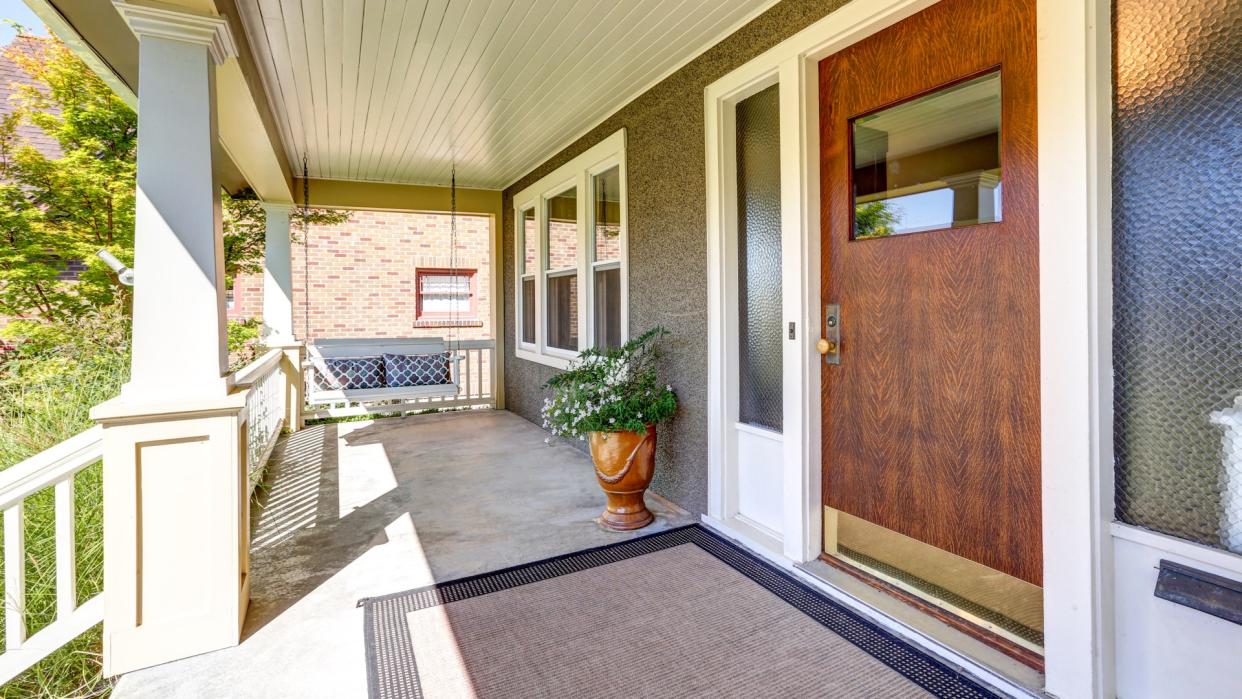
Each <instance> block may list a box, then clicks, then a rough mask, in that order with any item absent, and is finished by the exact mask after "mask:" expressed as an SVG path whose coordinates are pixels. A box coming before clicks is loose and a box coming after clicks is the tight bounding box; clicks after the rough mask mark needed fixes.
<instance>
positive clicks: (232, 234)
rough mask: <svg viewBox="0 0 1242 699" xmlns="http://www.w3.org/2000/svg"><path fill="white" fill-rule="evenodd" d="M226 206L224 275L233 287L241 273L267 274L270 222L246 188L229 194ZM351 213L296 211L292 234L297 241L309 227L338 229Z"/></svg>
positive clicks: (328, 210) (290, 218)
mask: <svg viewBox="0 0 1242 699" xmlns="http://www.w3.org/2000/svg"><path fill="white" fill-rule="evenodd" d="M222 204H223V206H224V276H225V278H226V279H227V280H228V284H229V287H230V288H232V286H233V279H235V278H236V277H237V275H239V274H257V273H258V272H262V271H263V249H264V247H265V245H266V240H267V219H266V217H265V215H264V213H263V205H262V203H261V202H260V201H259V198H258V197H257V196H255V193H254V191H253V190H250V189H244V190H242V191H241V192H238V193H236V194H233V195H228V194H225V195H224V198H223V200H222ZM349 216H350V212H349V211H344V210H334V209H307V208H304V207H298V208H295V209H294V210H293V211H292V212H290V214H289V234H290V236H292V238H293V239H294V241H295V242H296V241H297V236H298V233H299V232H301V231H303V230H305V229H306V226H308V225H311V226H315V225H324V226H334V225H338V224H341V223H344V222H346V221H348V220H349Z"/></svg>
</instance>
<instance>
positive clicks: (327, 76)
mask: <svg viewBox="0 0 1242 699" xmlns="http://www.w3.org/2000/svg"><path fill="white" fill-rule="evenodd" d="M773 4H775V0H630V1H628V2H623V3H615V2H603V1H602V0H453V1H450V0H238V2H237V5H238V8H239V12H240V14H241V19H242V22H243V24H244V25H245V27H246V32H247V34H248V35H249V38H250V43H251V45H252V46H253V47H254V54H255V56H254V57H255V61H256V62H257V64H258V65H259V69H260V72H261V74H262V78H263V81H264V84H265V86H266V89H267V92H268V98H269V99H270V100H271V103H272V108H273V110H274V111H275V112H276V115H277V123H278V126H279V128H280V131H281V138H282V140H283V141H284V146H285V149H286V151H287V154H288V157H289V160H290V162H291V163H294V167H295V169H297V170H299V171H300V169H301V164H302V157H303V155H305V156H306V158H307V160H308V169H309V171H310V175H311V177H321V178H333V179H350V180H366V181H382V182H404V183H414V184H439V185H443V184H447V182H448V178H449V172H450V167H451V165H452V163H453V162H454V160H456V163H457V175H458V183H459V184H460V185H461V186H466V187H482V188H500V187H504V186H506V185H508V184H511V183H512V182H513V181H514V180H516V179H517V178H518V177H521V176H522V175H524V174H526V172H528V171H530V170H531V169H533V168H534V167H536V166H538V165H539V164H540V163H542V162H543V161H544V160H546V159H547V158H549V157H551V156H552V155H554V154H555V153H556V152H557V151H558V150H559V149H560V148H562V147H564V146H565V145H567V144H568V143H569V141H571V140H572V139H573V138H576V137H578V136H580V135H581V134H583V133H585V132H586V131H587V130H589V129H590V128H592V127H594V126H595V125H597V124H598V123H599V122H600V121H602V120H603V119H604V118H606V117H607V116H608V115H609V114H611V113H612V112H614V111H616V110H617V109H618V108H620V107H622V106H624V105H625V104H626V103H627V102H629V101H630V100H632V99H633V98H634V97H636V96H638V95H639V94H641V93H642V92H643V91H644V90H646V89H648V88H650V87H651V86H652V85H654V84H655V83H656V82H658V81H659V80H660V79H662V78H663V77H664V76H666V75H668V74H669V73H671V72H672V71H673V70H675V69H676V68H678V67H680V66H681V65H684V64H685V63H686V62H687V61H689V60H690V59H692V58H694V57H695V56H697V55H698V54H700V53H702V51H704V50H706V49H707V48H709V47H710V46H712V45H714V44H715V43H717V42H718V41H720V40H721V39H723V38H724V37H725V36H727V35H728V34H729V33H730V32H731V31H733V30H735V29H736V28H738V27H740V26H741V25H742V24H744V23H745V22H747V21H749V20H750V19H753V18H754V17H755V16H756V15H758V14H759V13H760V12H762V11H763V10H765V9H767V8H768V7H770V6H771V5H773ZM299 174H300V173H299Z"/></svg>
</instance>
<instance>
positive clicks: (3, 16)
mask: <svg viewBox="0 0 1242 699" xmlns="http://www.w3.org/2000/svg"><path fill="white" fill-rule="evenodd" d="M10 19H11V20H14V21H16V22H17V23H18V24H20V25H22V26H24V27H26V29H27V30H28V31H29V32H30V33H31V34H38V35H46V34H47V32H46V31H44V29H43V20H41V19H39V17H38V15H36V14H35V13H33V12H31V11H30V8H29V7H26V3H24V2H22V0H0V20H10ZM14 34H15V32H14V31H13V27H11V26H9V23H8V22H0V45H6V44H8V43H9V42H10V41H12V40H13V35H14Z"/></svg>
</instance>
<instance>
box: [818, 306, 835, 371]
mask: <svg viewBox="0 0 1242 699" xmlns="http://www.w3.org/2000/svg"><path fill="white" fill-rule="evenodd" d="M815 349H817V350H819V353H820V354H822V355H824V363H825V364H840V363H841V305H840V304H836V303H830V304H827V305H826V306H824V336H823V337H821V338H820V339H819V342H816V343H815Z"/></svg>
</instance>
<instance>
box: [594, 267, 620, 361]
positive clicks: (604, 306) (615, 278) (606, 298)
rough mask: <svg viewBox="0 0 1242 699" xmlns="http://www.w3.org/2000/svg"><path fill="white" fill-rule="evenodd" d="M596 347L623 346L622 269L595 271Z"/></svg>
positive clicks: (612, 268) (610, 347)
mask: <svg viewBox="0 0 1242 699" xmlns="http://www.w3.org/2000/svg"><path fill="white" fill-rule="evenodd" d="M595 346H596V347H599V348H600V349H612V348H614V347H620V346H621V269H620V268H619V267H610V268H608V269H597V270H595Z"/></svg>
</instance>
